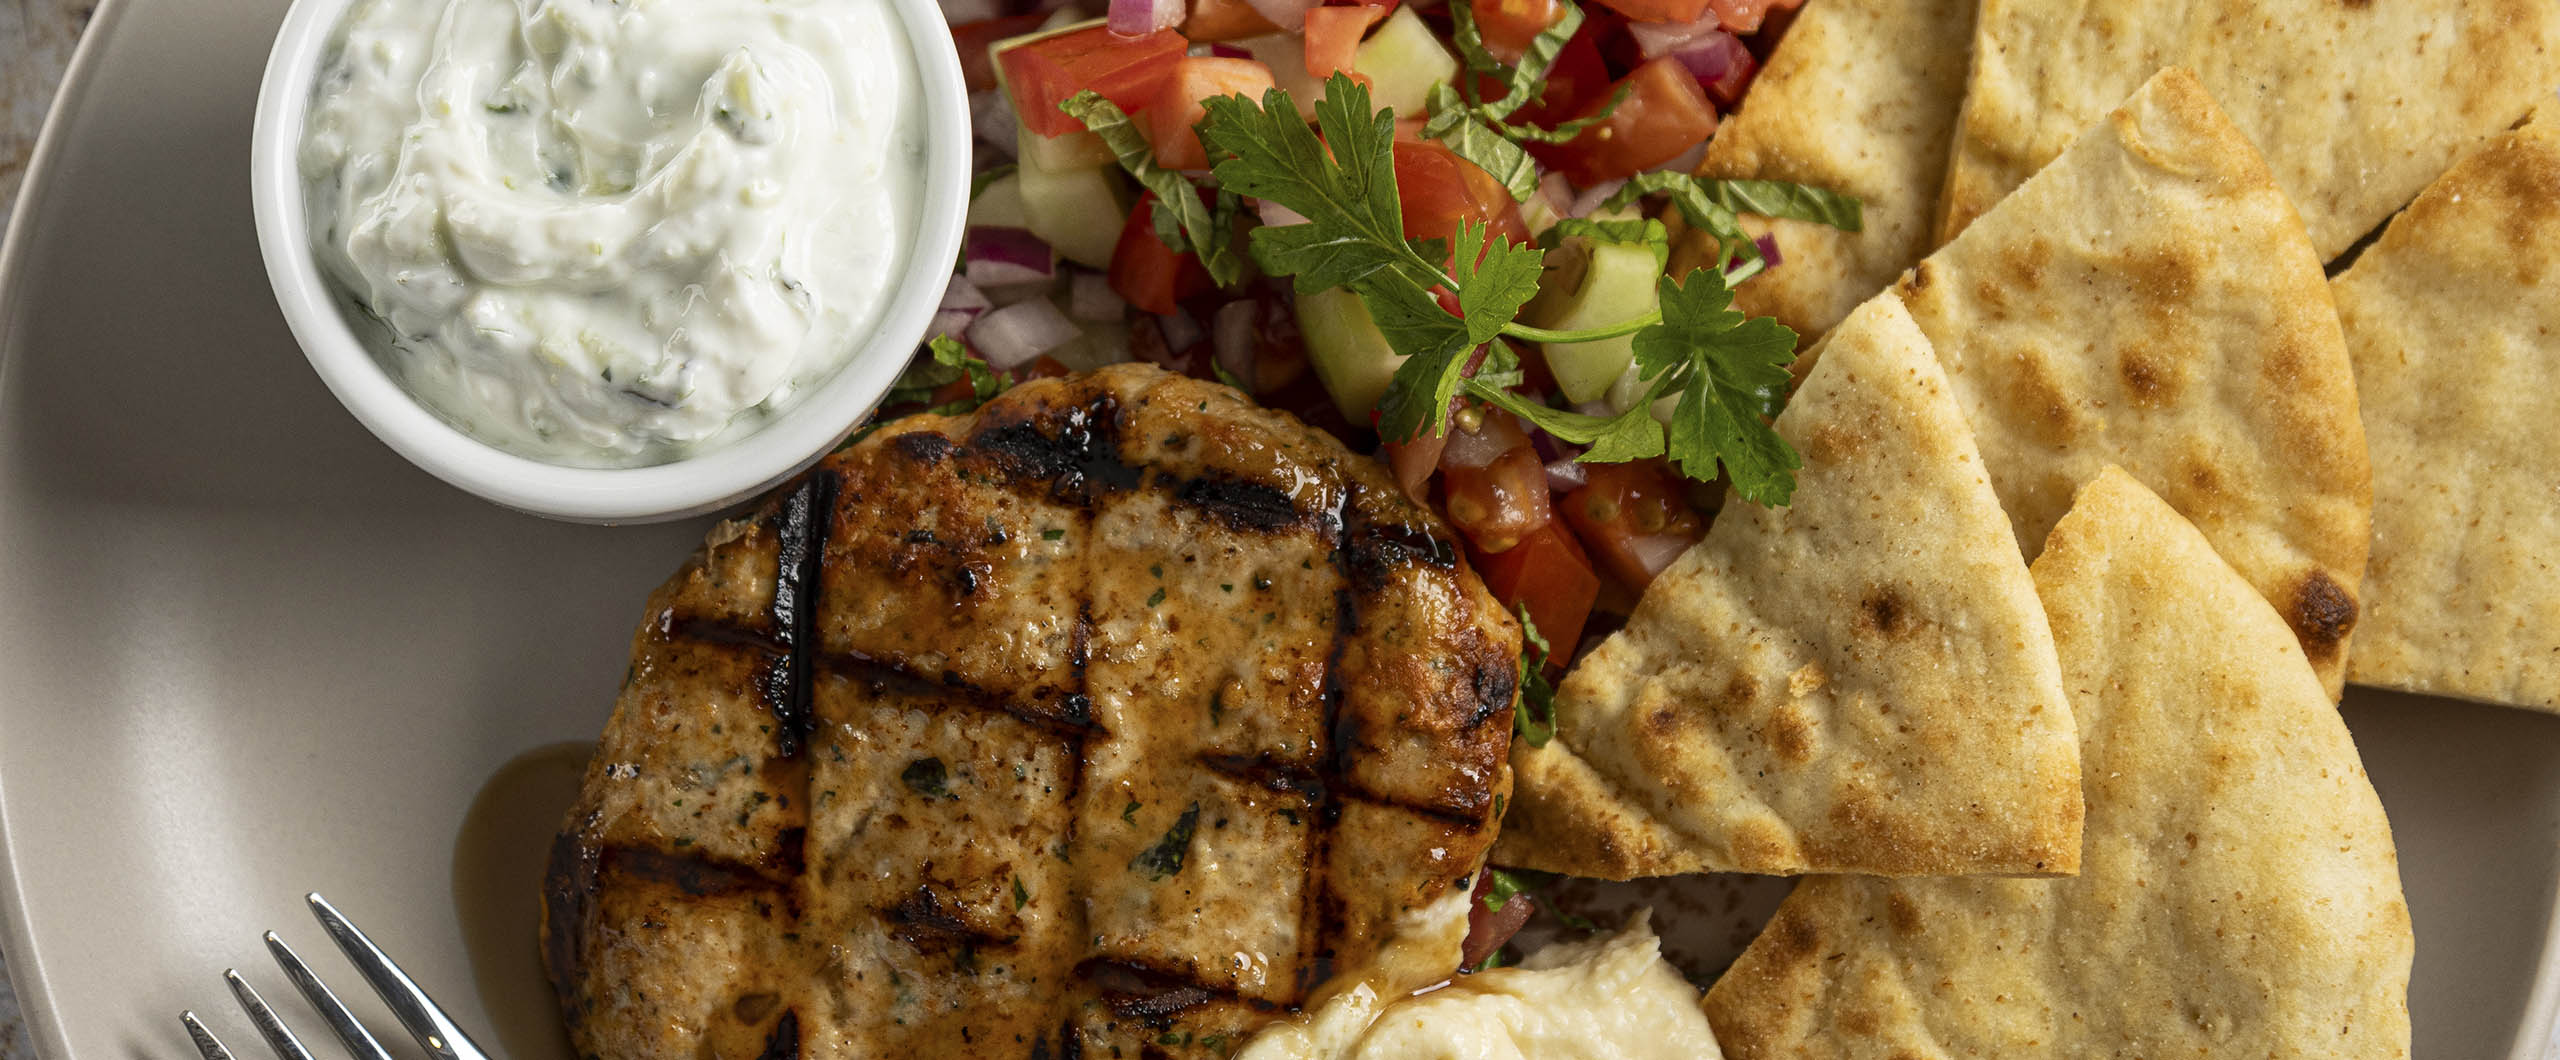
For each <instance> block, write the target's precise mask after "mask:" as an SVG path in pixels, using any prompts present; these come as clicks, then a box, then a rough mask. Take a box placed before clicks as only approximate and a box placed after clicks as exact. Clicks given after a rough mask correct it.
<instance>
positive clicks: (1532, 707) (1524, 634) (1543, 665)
mask: <svg viewBox="0 0 2560 1060" xmlns="http://www.w3.org/2000/svg"><path fill="white" fill-rule="evenodd" d="M1514 610H1515V611H1516V613H1517V614H1518V615H1519V617H1520V701H1519V702H1518V703H1516V704H1514V705H1513V706H1512V708H1511V728H1512V731H1513V732H1515V733H1517V734H1519V736H1520V738H1521V739H1523V740H1526V741H1528V742H1529V746H1531V747H1545V746H1546V745H1547V741H1548V740H1552V739H1554V738H1555V735H1556V686H1555V685H1554V684H1553V683H1551V682H1549V681H1548V680H1547V659H1548V656H1549V653H1550V649H1549V648H1548V647H1547V638H1546V636H1545V635H1544V634H1541V633H1539V632H1538V624H1537V623H1536V622H1534V621H1531V620H1530V618H1529V605H1528V604H1527V603H1522V604H1521V605H1520V606H1519V607H1517V608H1515V609H1514ZM1565 650H1567V651H1571V650H1573V645H1570V644H1567V645H1565ZM1500 887H1501V883H1500V881H1496V882H1495V888H1496V889H1497V890H1499V889H1500ZM1490 905H1491V907H1492V908H1494V909H1500V908H1502V903H1501V902H1500V901H1494V902H1492V903H1490Z"/></svg>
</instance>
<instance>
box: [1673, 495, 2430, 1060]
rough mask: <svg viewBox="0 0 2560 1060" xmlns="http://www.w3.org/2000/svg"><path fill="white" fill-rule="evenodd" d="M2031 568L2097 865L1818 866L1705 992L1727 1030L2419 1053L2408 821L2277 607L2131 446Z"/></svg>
mask: <svg viewBox="0 0 2560 1060" xmlns="http://www.w3.org/2000/svg"><path fill="white" fill-rule="evenodd" d="M2035 580H2036V588H2037V589H2038V590H2039V591H2040V592H2041V593H2042V594H2043V598H2044V603H2045V608H2046V611H2047V612H2048V613H2049V614H2050V615H2051V616H2052V622H2053V637H2054V643H2055V645H2056V646H2057V647H2058V648H2059V649H2060V650H2061V653H2062V670H2063V677H2064V681H2065V683H2066V685H2067V686H2068V687H2069V688H2070V689H2071V695H2072V708H2073V710H2074V711H2075V712H2077V714H2078V719H2079V733H2080V741H2081V747H2080V755H2081V759H2080V760H2081V765H2082V769H2083V774H2082V775H2083V777H2084V778H2085V782H2086V784H2087V788H2088V800H2089V816H2088V829H2087V835H2088V848H2087V851H2086V852H2085V853H2084V855H2083V856H2082V859H2081V863H2080V875H2079V876H2078V877H2075V878H2073V879H2067V880H1993V879H1939V880H1880V879H1873V878H1860V877H1845V876H1823V877H1815V878H1813V879H1808V880H1806V881H1804V882H1803V883H1801V884H1799V885H1797V887H1796V890H1795V892H1794V893H1793V894H1791V895H1789V896H1788V897H1787V900H1786V902H1785V903H1784V904H1783V905H1781V906H1780V907H1779V909H1778V914H1777V917H1776V918H1775V919H1773V920H1772V921H1771V922H1770V924H1769V926H1768V928H1767V929H1766V930H1765V931H1763V932H1762V933H1761V935H1760V937H1759V938H1758V939H1757V940H1755V941H1753V942H1752V944H1751V948H1750V949H1748V950H1746V951H1744V953H1743V955H1742V957H1741V959H1740V960H1738V961H1736V962H1735V963H1734V965H1733V967H1732V968H1731V969H1730V970H1728V971H1727V972H1726V973H1725V974H1724V977H1723V978H1722V979H1720V980H1718V981H1717V982H1716V984H1715V985H1714V987H1713V988H1711V989H1710V990H1709V991H1708V993H1707V999H1706V1007H1707V1016H1708V1019H1709V1021H1710V1022H1712V1023H1713V1024H1714V1025H1715V1030H1716V1037H1717V1039H1718V1040H1719V1041H1721V1042H1722V1043H1723V1044H1724V1047H1725V1050H1726V1053H1727V1055H1729V1056H1731V1057H1733V1058H1734V1060H1772V1058H1786V1060H1826V1058H1835V1057H1837V1058H1846V1057H1876V1058H1880V1057H1887V1056H1891V1057H1897V1058H1909V1060H1935V1058H1954V1057H1969V1058H1970V1057H2026V1056H2040V1057H2041V1056H2052V1057H2234V1058H2237V1057H2257V1058H2311V1057H2319V1058H2324V1060H2326V1058H2338V1060H2355V1058H2384V1057H2405V1056H2407V1055H2408V1052H2409V1013H2408V981H2409V960H2410V955H2411V946H2412V943H2411V940H2410V934H2409V913H2408V907H2407V905H2406V903H2405V901H2404V900H2403V898H2402V895H2401V890H2400V874H2399V867H2398V863H2397V860H2396V858H2395V856H2394V854H2393V851H2392V845H2391V829H2390V824H2389V823H2388V822H2387V821H2385V820H2384V819H2383V815H2382V803H2381V801H2380V800H2379V799H2377V798H2376V797H2375V796H2374V792H2373V785H2372V784H2371V782H2369V781H2368V780H2367V779H2366V777H2365V773H2364V767H2363V765H2362V764H2361V762H2360V761H2359V759H2358V758H2357V756H2356V749H2355V745H2354V744H2353V743H2352V742H2350V740H2349V738H2348V735H2347V730H2346V726H2345V724H2344V723H2342V722H2341V721H2340V720H2339V718H2338V714H2337V712H2336V711H2335V710H2334V709H2332V708H2331V707H2330V705H2329V698H2328V696H2327V695H2326V694H2325V693H2324V692H2323V691H2322V689H2321V687H2320V682H2319V680H2318V679H2317V678H2316V677H2314V676H2313V674H2312V672H2311V668H2310V666H2309V665H2308V664H2307V662H2306V661H2305V660H2304V659H2303V656H2302V650H2301V648H2299V647H2298V646H2296V645H2295V644H2294V642H2293V638H2292V636H2291V635H2290V634H2289V631H2288V630H2287V629H2286V628H2285V626H2284V623H2283V622H2282V620H2280V619H2279V618H2278V617H2277V616H2276V614H2275V612H2274V611H2272V610H2270V609H2269V608H2268V607H2267V605H2266V603H2265V601H2263V600H2261V599H2259V598H2258V596H2257V594H2255V593H2254V592H2252V591H2251V590H2250V587H2249V584H2248V583H2247V582H2246V581H2244V580H2242V579H2241V578H2240V577H2239V576H2238V575H2237V574H2236V573H2235V572H2233V570H2232V569H2231V567H2230V566H2229V565H2228V564H2225V563H2224V562H2223V561H2222V560H2221V559H2220V558H2219V557H2218V556H2216V555H2215V554H2214V551H2213V547H2212V546H2211V545H2210V544H2208V543H2207V542H2206V541H2205V539H2204V537H2203V535H2201V534H2199V533H2197V532H2196V531H2195V529H2194V528H2193V527H2192V526H2190V525H2188V524H2187V522H2186V521H2185V520H2183V519H2180V518H2179V517H2178V515H2177V513H2176V512H2174V511H2171V510H2170V509H2169V507H2168V506H2167V505H2165V504H2162V503H2161V502H2160V500H2159V499H2158V498H2157V497H2154V496H2153V495H2152V494H2151V493H2150V491H2148V490H2146V489H2144V488H2143V487H2142V486H2141V485H2140V484H2138V483H2136V482H2135V481H2134V480H2133V479H2132V478H2130V477H2128V476H2126V475H2124V474H2122V473H2120V472H2115V471H2109V472H2107V473H2106V474H2104V475H2102V476H2100V477H2099V479H2098V480H2097V481H2096V482H2093V483H2091V484H2090V485H2089V487H2088V488H2087V489H2086V490H2084V491H2082V493H2081V498H2080V503H2079V505H2078V506H2077V507H2076V508H2074V509H2073V510H2072V513H2071V514H2070V515H2069V516H2068V517H2066V518H2064V519H2063V521H2062V524H2061V525H2060V526H2059V527H2057V528H2055V530H2054V533H2053V541H2052V543H2051V545H2050V546H2049V547H2048V548H2047V549H2046V550H2045V554H2044V555H2043V556H2042V557H2041V558H2039V559H2037V560H2036V563H2035Z"/></svg>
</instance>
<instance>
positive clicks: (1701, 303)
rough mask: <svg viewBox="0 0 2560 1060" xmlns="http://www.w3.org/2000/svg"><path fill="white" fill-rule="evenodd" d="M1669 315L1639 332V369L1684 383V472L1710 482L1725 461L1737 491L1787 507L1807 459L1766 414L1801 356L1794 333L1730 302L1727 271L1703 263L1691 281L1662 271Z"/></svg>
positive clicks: (1674, 436)
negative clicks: (1751, 315) (1746, 313)
mask: <svg viewBox="0 0 2560 1060" xmlns="http://www.w3.org/2000/svg"><path fill="white" fill-rule="evenodd" d="M1659 290H1660V292H1661V296H1662V323H1661V324H1660V325H1658V326H1655V327H1651V328H1647V329H1645V330H1643V331H1639V332H1637V333H1636V336H1635V359H1636V366H1637V368H1636V370H1637V373H1638V374H1639V376H1640V377H1642V378H1647V379H1659V380H1661V384H1662V385H1660V386H1658V387H1657V388H1656V390H1655V391H1654V393H1657V394H1658V393H1661V392H1662V391H1663V390H1666V389H1676V390H1677V392H1678V393H1679V395H1680V399H1679V402H1678V404H1677V405H1675V406H1674V407H1673V409H1672V412H1671V426H1670V453H1671V458H1672V460H1673V461H1674V462H1675V463H1677V464H1679V466H1680V471H1681V473H1682V474H1685V475H1687V476H1689V477H1690V478H1693V479H1697V480H1698V481H1700V482H1705V481H1709V480H1712V479H1713V478H1714V477H1715V475H1716V467H1717V464H1718V463H1719V462H1721V463H1722V464H1723V466H1724V469H1725V472H1726V473H1727V474H1728V475H1730V476H1731V478H1732V481H1733V489H1734V491H1735V492H1737V493H1739V494H1741V495H1742V496H1743V497H1744V498H1746V499H1748V500H1751V501H1754V502H1756V503H1759V504H1763V505H1772V506H1775V505H1783V504H1785V503H1787V498H1788V497H1789V496H1791V495H1793V494H1794V492H1795V474H1794V472H1795V470H1796V468H1797V467H1798V466H1799V465H1800V464H1801V461H1800V460H1798V459H1797V456H1796V452H1795V450H1794V449H1792V448H1790V447H1788V445H1787V443H1786V440H1785V439H1782V438H1779V437H1778V432H1777V431H1775V430H1772V429H1771V428H1770V427H1769V425H1768V424H1767V423H1766V422H1764V421H1766V420H1767V419H1768V418H1769V417H1772V416H1775V415H1777V412H1778V405H1779V403H1780V402H1781V401H1782V400H1784V398H1785V395H1786V387H1787V381H1788V375H1787V365H1788V363H1789V362H1790V361H1792V360H1794V359H1795V343H1796V336H1795V332H1793V331H1790V330H1788V329H1787V328H1786V327H1784V326H1782V325H1780V324H1779V323H1778V322H1777V321H1775V320H1771V319H1769V318H1768V317H1755V318H1748V319H1746V318H1745V317H1744V316H1743V314H1742V312H1741V311H1739V310H1736V309H1734V308H1732V305H1733V292H1732V291H1730V290H1728V289H1727V288H1726V287H1725V285H1724V279H1723V277H1722V275H1721V274H1719V273H1718V272H1716V271H1715V270H1713V269H1701V270H1698V271H1697V272H1693V273H1691V274H1690V278H1689V281H1688V282H1687V283H1685V284H1683V283H1680V282H1678V281H1675V280H1673V279H1672V278H1671V277H1668V276H1665V277H1663V278H1662V281H1661V284H1660V287H1659Z"/></svg>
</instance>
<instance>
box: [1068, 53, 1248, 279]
mask: <svg viewBox="0 0 2560 1060" xmlns="http://www.w3.org/2000/svg"><path fill="white" fill-rule="evenodd" d="M1058 109H1059V110H1062V111H1065V112H1066V113H1067V116H1068V117H1071V118H1074V119H1076V120H1077V121H1080V122H1083V123H1084V127H1085V128H1087V129H1090V130H1092V131H1093V134H1094V135H1095V136H1099V137H1101V138H1102V142H1103V144H1104V145H1105V146H1108V147H1110V148H1111V153H1112V154H1113V155H1116V156H1118V157H1119V159H1120V168H1122V169H1125V170H1128V171H1129V175H1130V176H1131V177H1135V178H1137V181H1138V183H1139V185H1140V186H1142V187H1144V188H1146V189H1147V190H1148V191H1151V192H1154V193H1155V195H1156V213H1155V216H1156V235H1157V237H1158V238H1162V239H1164V240H1165V245H1166V246H1169V247H1172V248H1173V249H1175V250H1190V251H1196V252H1198V253H1199V255H1200V264H1201V265H1202V266H1203V267H1205V268H1207V269H1208V270H1209V278H1210V279H1212V280H1215V281H1217V283H1218V285H1219V286H1221V287H1224V286H1227V285H1230V284H1233V283H1235V282H1236V281H1238V280H1240V279H1243V278H1244V262H1243V261H1242V260H1240V259H1239V258H1237V256H1236V253H1235V246H1234V238H1233V233H1234V232H1235V225H1234V223H1233V220H1234V213H1233V212H1232V209H1230V211H1229V212H1228V213H1227V217H1226V220H1227V223H1225V224H1221V223H1220V219H1219V217H1218V216H1217V215H1216V214H1214V213H1212V212H1211V211H1210V209H1209V207H1207V206H1205V205H1202V204H1201V202H1200V190H1199V188H1197V187H1195V186H1194V185H1193V184H1192V183H1191V181H1190V180H1189V179H1187V178H1185V177H1184V176H1183V175H1182V174H1180V173H1176V172H1174V171H1172V170H1169V169H1166V168H1164V167H1162V166H1159V165H1157V164H1156V149H1155V147H1154V146H1153V145H1151V144H1149V143H1147V138H1146V137H1145V136H1144V135H1142V134H1140V133H1139V132H1138V127H1137V126H1135V125H1132V124H1130V123H1129V116H1128V115H1127V114H1125V113H1122V112H1121V110H1120V107H1119V106H1118V105H1117V104H1114V103H1112V102H1111V101H1110V100H1108V99H1105V98H1103V96H1102V93H1099V92H1096V91H1094V90H1092V89H1089V88H1088V89H1085V90H1084V91H1081V92H1078V93H1076V94H1075V95H1072V96H1069V97H1067V98H1066V99H1065V100H1064V101H1061V102H1060V103H1059V104H1058ZM1167 214H1171V215H1173V218H1174V220H1175V221H1177V222H1179V228H1180V234H1181V237H1182V238H1181V239H1180V240H1179V241H1176V240H1174V239H1170V238H1165V237H1166V234H1167V233H1166V225H1165V215H1167Z"/></svg>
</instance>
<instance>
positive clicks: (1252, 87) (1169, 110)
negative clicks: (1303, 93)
mask: <svg viewBox="0 0 2560 1060" xmlns="http://www.w3.org/2000/svg"><path fill="white" fill-rule="evenodd" d="M1271 86H1272V81H1271V68H1270V67H1268V66H1264V65H1262V64H1261V63H1258V62H1255V61H1253V60H1251V59H1219V58H1215V57H1203V56H1185V57H1183V59H1182V60H1181V61H1180V62H1177V63H1175V64H1173V76H1172V77H1169V78H1166V79H1165V82H1164V89H1163V91H1161V92H1158V93H1157V94H1156V101H1155V103H1154V104H1153V105H1152V106H1149V107H1148V108H1147V124H1148V127H1149V129H1150V130H1151V132H1152V134H1153V135H1151V136H1149V137H1148V139H1150V140H1153V141H1154V142H1155V145H1156V164H1157V165H1159V166H1163V167H1164V168H1166V169H1207V168H1209V152H1208V149H1207V148H1204V147H1202V146H1200V134H1199V133H1198V132H1196V131H1194V130H1193V129H1192V126H1195V125H1198V124H1199V123H1200V119H1201V117H1202V116H1203V115H1206V114H1207V113H1208V108H1206V107H1203V106H1201V104H1200V101H1201V100H1204V99H1208V98H1210V97H1212V96H1234V95H1241V96H1244V97H1245V98H1247V99H1252V100H1260V99H1261V98H1262V94H1263V93H1264V92H1266V91H1269V90H1270V88H1271Z"/></svg>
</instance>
